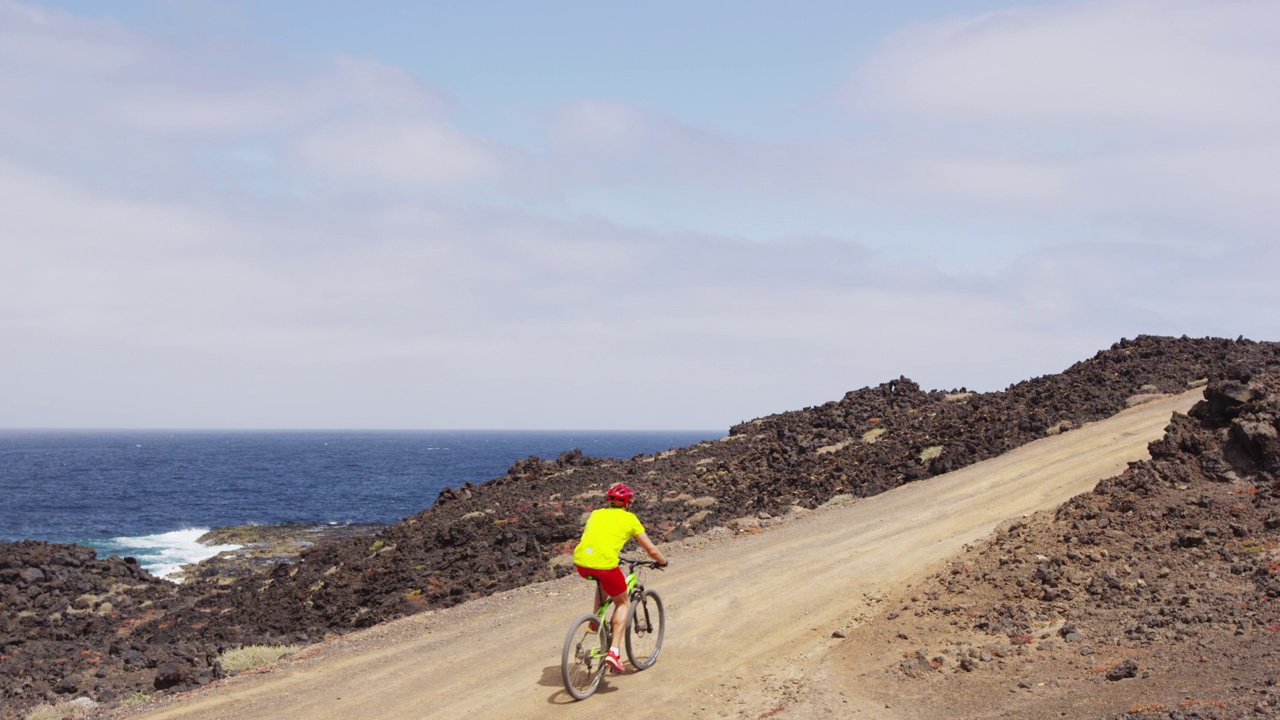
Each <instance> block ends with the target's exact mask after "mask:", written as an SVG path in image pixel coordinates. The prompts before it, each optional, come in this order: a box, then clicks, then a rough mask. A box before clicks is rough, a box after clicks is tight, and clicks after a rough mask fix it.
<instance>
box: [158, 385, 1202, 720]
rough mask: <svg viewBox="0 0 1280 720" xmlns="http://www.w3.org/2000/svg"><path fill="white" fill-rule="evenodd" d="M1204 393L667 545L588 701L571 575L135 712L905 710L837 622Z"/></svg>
mask: <svg viewBox="0 0 1280 720" xmlns="http://www.w3.org/2000/svg"><path fill="white" fill-rule="evenodd" d="M1199 398H1200V392H1199V391H1195V392H1191V393H1186V394H1183V395H1180V396H1177V397H1172V398H1165V399H1161V400H1157V401H1154V402H1150V403H1147V404H1145V405H1141V406H1138V407H1136V408H1132V409H1130V410H1127V411H1125V412H1123V413H1120V414H1119V415H1117V416H1115V417H1113V418H1111V419H1108V420H1106V421H1103V422H1099V423H1094V424H1092V425H1088V426H1085V427H1083V428H1080V429H1078V430H1073V431H1071V432H1068V433H1065V434H1062V435H1058V436H1054V437H1050V438H1045V439H1043V440H1040V441H1037V442H1035V443H1032V444H1030V445H1027V446H1024V447H1022V448H1019V449H1018V450H1015V451H1013V452H1011V453H1008V454H1006V455H1003V456H1001V457H999V458H995V459H993V460H989V461H987V462H984V463H980V464H978V465H974V466H971V467H968V468H965V469H963V470H960V471H957V472H954V473H951V474H948V475H944V476H940V477H937V478H933V479H930V480H924V481H920V482H915V483H912V484H910V485H907V486H905V487H901V488H898V489H895V490H892V491H890V492H887V493H884V494H882V495H879V496H876V497H873V498H867V499H863V500H859V501H857V502H849V503H845V504H841V505H834V506H829V507H824V508H821V509H819V510H816V511H813V512H802V513H797V517H795V518H794V519H792V520H790V521H789V522H787V523H784V524H782V525H780V526H778V527H776V528H773V529H770V530H769V531H768V532H765V533H762V534H759V535H752V536H739V537H719V538H702V539H694V540H690V541H686V542H684V543H678V544H674V545H672V546H669V547H668V548H667V554H668V556H669V557H670V558H671V561H672V566H671V569H670V570H669V571H667V572H666V573H656V572H655V573H651V574H650V575H649V576H648V580H649V584H650V586H651V587H654V588H656V589H658V590H659V591H660V592H661V593H662V596H663V598H664V599H665V600H666V604H667V610H668V626H667V636H666V643H665V645H664V647H663V651H662V656H661V658H660V660H659V662H658V664H657V665H655V666H654V667H653V668H652V669H651V670H647V671H645V672H640V673H636V672H630V673H628V674H625V675H620V676H607V677H606V680H605V683H604V685H603V686H602V688H601V690H600V691H599V692H598V693H597V695H596V696H595V697H593V698H591V699H590V700H587V701H586V702H581V703H574V702H573V701H572V700H571V699H569V697H568V696H567V695H566V694H565V693H564V691H563V690H562V689H561V687H560V678H559V658H560V646H561V643H562V642H563V639H564V633H565V631H566V630H567V628H568V625H569V623H570V621H571V620H573V619H574V618H576V617H577V616H578V615H579V614H581V612H582V611H584V610H586V609H589V607H588V605H589V596H590V587H589V586H588V585H587V583H586V582H585V581H582V580H580V579H578V578H576V577H569V578H564V579H561V580H558V581H555V582H550V583H543V584H540V585H536V586H532V587H528V588H522V589H520V590H515V591H511V592H508V593H504V594H502V595H498V596H494V597H491V598H486V599H484V600H480V601H476V602H472V603H467V604H465V605H462V606H459V607H456V608H451V609H449V610H444V611H436V612H430V613H424V614H421V615H417V616H414V617H411V618H406V619H404V620H401V621H398V622H394V623H388V624H386V625H383V626H380V627H377V628H372V629H370V630H368V631H365V632H362V633H357V634H354V635H352V636H348V637H346V638H343V639H341V640H337V641H334V642H331V643H328V644H325V645H322V646H317V648H314V649H312V650H311V652H313V653H314V654H311V655H310V656H309V657H306V658H304V659H299V660H294V661H292V662H288V663H284V664H283V665H282V666H281V667H279V668H278V669H276V670H275V671H273V672H271V673H268V674H263V675H255V676H243V675H242V676H238V677H236V678H232V679H231V680H229V681H225V682H223V683H221V684H219V685H218V686H216V687H213V688H208V689H205V690H203V691H201V692H199V693H196V694H194V695H193V696H191V697H189V698H186V699H182V700H179V701H174V702H170V703H169V704H167V706H165V707H162V708H158V709H156V710H155V711H153V712H151V713H149V714H147V715H145V717H146V718H149V719H153V720H161V719H165V720H170V719H178V718H184V719H186V718H272V719H273V720H288V719H297V720H302V719H306V720H317V719H319V718H342V719H347V718H513V719H514V718H520V719H525V718H543V717H547V718H551V717H554V718H586V717H598V716H599V713H600V712H601V711H602V710H603V709H604V706H606V705H607V706H608V712H609V713H610V714H611V715H612V716H613V717H626V718H632V719H634V718H663V719H664V720H665V719H670V718H717V717H744V718H759V717H762V716H774V717H780V718H795V717H815V718H816V717H828V716H830V715H832V714H839V715H842V716H845V717H857V718H890V717H903V716H910V712H909V709H895V708H886V707H884V706H883V705H878V704H874V703H871V702H869V701H867V700H865V699H863V698H860V697H859V696H858V695H857V692H856V687H848V686H846V687H834V686H832V684H828V683H823V682H822V679H823V678H824V677H825V676H826V674H827V673H826V669H825V668H824V666H823V662H824V659H826V658H827V656H828V651H829V650H830V649H831V648H833V647H834V646H836V645H837V644H838V643H841V642H842V640H840V639H839V638H836V637H833V633H835V632H845V631H847V630H849V629H850V628H852V627H854V626H856V625H857V624H859V622H860V620H861V619H862V618H865V617H867V616H868V615H869V614H870V613H871V612H873V611H876V612H878V611H879V610H878V608H877V607H876V606H877V603H878V599H879V597H880V596H881V595H883V594H885V593H888V592H889V591H891V590H893V589H895V588H898V587H900V586H902V585H903V584H905V583H907V582H910V581H911V579H912V578H913V577H916V576H918V575H922V574H923V573H925V572H927V571H928V570H929V569H930V568H933V567H936V565H937V564H938V563H939V562H942V561H944V560H946V559H947V558H948V557H949V556H951V555H952V554H954V553H955V552H956V551H958V550H959V549H960V548H961V547H962V546H963V545H964V544H965V543H968V542H972V541H974V540H976V539H978V538H980V537H982V536H984V535H986V534H987V533H989V532H990V531H991V530H992V528H994V527H995V526H996V525H997V524H998V523H1000V522H1001V521H1003V520H1006V519H1009V518H1014V517H1018V516H1021V515H1025V514H1029V513H1032V512H1034V511H1036V510H1043V509H1047V508H1052V507H1054V506H1056V505H1058V504H1060V503H1062V502H1063V501H1064V500H1066V499H1067V498H1069V497H1071V496H1072V495H1075V494H1078V493H1081V492H1084V491H1087V490H1089V489H1090V488H1092V487H1093V485H1094V484H1095V483H1096V482H1097V481H1098V480H1100V479H1102V478H1105V477H1110V476H1112V475H1116V474H1118V473H1119V472H1121V471H1122V470H1123V469H1124V468H1125V466H1126V464H1127V463H1128V462H1129V461H1133V460H1139V459H1144V458H1146V457H1147V452H1146V446H1147V443H1148V442H1150V441H1151V440H1154V439H1156V438H1158V437H1160V436H1161V435H1162V434H1163V430H1164V428H1165V426H1166V425H1167V424H1168V421H1169V416H1170V414H1171V413H1173V412H1174V411H1178V412H1185V411H1187V410H1188V409H1189V408H1190V407H1191V405H1193V404H1194V403H1195V401H1196V400H1198V399H1199ZM720 510H721V512H722V513H723V514H724V515H725V516H729V517H731V516H732V515H733V511H732V509H731V508H721V509H720ZM844 650H845V651H846V653H847V651H848V648H844Z"/></svg>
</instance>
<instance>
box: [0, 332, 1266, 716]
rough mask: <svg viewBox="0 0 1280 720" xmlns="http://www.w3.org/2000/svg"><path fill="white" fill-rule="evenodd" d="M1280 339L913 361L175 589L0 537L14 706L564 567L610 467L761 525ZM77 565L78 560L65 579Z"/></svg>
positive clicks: (1238, 358)
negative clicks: (942, 368)
mask: <svg viewBox="0 0 1280 720" xmlns="http://www.w3.org/2000/svg"><path fill="white" fill-rule="evenodd" d="M1276 347H1277V346H1276V345H1275V344H1272V343H1253V342H1250V341H1247V340H1237V341H1229V340H1223V339H1189V338H1162V337H1150V336H1142V337H1139V338H1137V339H1135V340H1131V341H1130V340H1124V341H1121V342H1119V343H1117V344H1116V345H1114V346H1112V347H1111V348H1110V349H1108V350H1105V351H1101V352H1099V353H1097V354H1096V355H1095V356H1094V357H1093V358H1090V359H1089V360H1085V361H1082V362H1080V363H1076V364H1075V365H1073V366H1072V367H1070V368H1068V369H1067V370H1066V371H1064V372H1063V373H1060V374H1056V375H1050V376H1045V377H1041V378H1035V379H1032V380H1028V381H1024V382H1021V383H1018V384H1016V385H1013V386H1011V387H1010V388H1008V389H1007V390H1005V391H1002V392H996V393H969V392H967V391H965V390H964V389H963V388H961V389H959V390H952V391H950V392H942V391H930V392H925V391H922V390H921V389H920V388H919V387H918V385H916V384H915V383H914V382H912V381H911V380H909V379H907V378H899V379H897V380H893V381H890V382H887V383H883V384H881V385H879V386H877V387H866V388H863V389H861V390H857V391H853V392H850V393H848V394H846V395H845V396H844V398H842V399H841V400H838V401H833V402H829V403H826V404H824V405H821V406H818V407H812V408H806V409H804V410H800V411H795V412H789V413H782V414H779V415H774V416H770V417H766V418H761V419H758V420H754V421H751V422H748V423H743V424H740V425H737V426H734V427H733V428H731V430H730V434H729V436H728V437H726V438H724V439H723V440H720V441H715V442H706V443H700V444H698V445H695V446H692V447H689V448H680V449H673V450H670V451H667V452H664V453H659V454H657V455H653V456H644V457H639V456H638V457H636V458H633V459H630V460H624V461H617V460H605V459H599V458H591V457H587V456H584V455H582V453H581V452H579V451H569V452H566V453H563V454H562V455H561V456H560V457H558V458H556V459H555V460H544V459H541V458H536V457H531V458H528V459H526V460H522V461H520V462H517V463H515V464H514V465H513V466H512V467H511V468H510V469H509V470H508V472H507V473H506V474H505V475H503V476H502V477H500V478H496V479H494V480H491V481H489V482H486V483H483V484H480V485H470V484H468V485H464V486H462V487H460V488H453V489H446V490H445V491H443V492H442V493H441V494H440V497H439V498H438V499H437V501H436V503H435V504H434V505H433V507H432V508H431V509H429V510H424V511H423V512H421V513H419V514H418V515H415V516H413V517H411V518H406V519H405V521H404V522H402V523H399V524H396V525H394V526H390V527H388V528H386V529H384V530H383V531H381V532H379V533H378V534H377V535H375V536H373V537H354V538H348V539H343V540H335V541H330V542H324V543H318V544H316V545H314V546H312V547H309V548H306V549H305V550H304V551H303V552H302V555H301V561H299V562H295V563H279V564H276V565H274V566H273V567H272V568H271V569H270V570H269V571H267V572H265V573H261V574H254V575H251V576H249V577H244V578H241V579H238V580H235V581H234V582H231V583H225V582H223V581H222V580H221V579H218V578H208V579H205V580H203V581H202V579H201V576H200V574H199V573H196V574H195V577H193V578H192V581H190V582H187V583H185V584H184V585H182V586H177V587H175V586H173V585H170V584H167V583H157V582H155V581H152V580H148V581H147V583H146V587H147V588H151V589H150V590H148V592H149V593H152V594H148V595H146V596H145V598H144V597H142V596H138V598H136V601H135V602H134V603H133V604H131V605H129V606H127V607H126V606H118V605H117V604H115V603H109V604H108V605H107V606H104V605H103V604H102V603H96V604H95V602H94V601H93V600H90V599H84V596H85V595H91V596H92V595H95V593H100V590H99V589H98V588H97V586H93V585H92V583H91V582H90V581H89V580H88V579H86V580H84V581H83V582H81V581H80V580H78V579H76V577H75V576H77V575H85V576H89V577H99V576H101V575H103V574H104V573H109V572H111V571H110V570H109V569H108V567H107V566H99V565H96V564H92V563H106V564H107V565H108V566H111V567H117V566H119V565H120V564H121V563H124V561H120V560H118V559H112V560H105V561H97V560H88V561H87V562H89V563H90V564H85V563H86V559H84V558H82V559H80V560H79V562H81V565H80V566H79V567H75V566H71V565H67V564H66V563H63V562H62V561H61V560H58V559H57V558H59V557H63V556H65V557H67V558H71V557H72V555H68V554H67V553H71V552H72V551H69V550H65V548H66V546H48V545H45V544H43V543H18V544H9V545H0V573H10V574H8V575H4V574H0V577H2V578H5V580H4V582H5V584H4V585H3V586H0V593H3V602H4V605H3V607H2V608H0V610H2V611H3V614H2V615H0V699H3V702H4V708H5V710H4V713H0V716H3V717H16V716H17V714H18V713H19V712H20V711H21V710H22V709H23V708H25V707H28V706H30V705H32V704H34V703H36V702H39V701H42V700H46V699H50V698H55V697H57V696H58V695H59V694H60V693H64V694H65V696H69V695H71V694H76V693H78V694H88V695H91V696H93V697H95V698H96V699H100V700H111V699H112V698H118V697H120V696H121V694H127V693H130V692H134V691H137V690H144V689H145V690H147V691H152V690H154V689H166V688H173V689H183V688H188V687H193V686H196V685H199V684H202V683H206V682H208V681H210V680H212V679H214V678H216V677H218V675H219V673H220V672H221V668H220V667H219V666H218V664H217V659H216V658H217V653H218V652H219V651H221V650H222V649H223V648H230V647H236V646H239V645H245V644H262V643H270V644H279V643H287V644H296V643H300V642H310V641H315V640H319V639H322V638H324V637H326V636H329V635H331V634H332V633H341V632H343V631H345V630H348V629H353V628H360V627H367V626H369V625H373V624H375V623H378V622H381V621H383V620H387V619H391V618H394V617H399V616H402V615H406V614H410V613H413V612H416V611H418V610H421V609H424V608H428V607H441V606H448V605H453V604H457V603H459V602H463V601H465V600H467V599H469V598H473V597H477V596H481V595H485V594H489V593H492V592H496V591H499V590H504V589H508V588H511V587H516V586H520V585H524V584H527V583H529V582H534V581H537V580H541V579H548V578H551V577H555V576H558V575H562V574H565V573H567V572H569V571H570V567H571V563H570V561H569V559H568V554H567V553H568V552H569V551H570V550H571V548H572V543H573V541H574V540H576V538H577V535H578V533H579V531H580V528H581V518H582V515H583V513H585V512H587V511H589V510H590V509H592V508H594V507H596V506H597V505H598V503H599V501H600V497H601V496H602V493H603V490H604V488H605V487H607V486H608V485H609V484H611V483H612V482H616V481H619V480H623V481H626V482H628V483H629V484H632V485H633V486H634V487H636V488H637V490H638V491H639V493H640V497H641V500H640V501H639V503H638V505H639V507H638V508H637V510H638V512H639V513H640V514H641V516H642V517H643V518H644V519H645V521H646V525H647V526H648V528H649V531H650V534H651V535H653V536H655V537H657V538H658V539H661V540H672V539H678V538H681V537H685V536H688V535H692V534H696V533H700V532H705V531H708V530H711V529H714V528H725V530H721V532H726V531H731V532H759V531H761V529H762V527H764V526H767V525H768V524H769V523H771V522H774V521H775V520H774V518H776V517H777V516H779V515H783V514H785V513H786V512H787V511H788V509H789V508H792V507H806V508H811V507H815V506H817V505H819V504H821V503H823V502H826V501H829V500H830V499H832V498H833V497H835V496H839V495H852V496H867V495H872V494H875V493H878V492H882V491H884V490H886V489H889V488H891V487H895V486H897V485H899V484H901V483H904V482H909V481H912V480H915V479H919V478H923V477H928V476H931V475H934V474H938V473H942V472H947V471H949V470H952V469H956V468H958V467H963V466H965V465H968V464H970V463H973V462H977V461H979V460H983V459H986V458H989V457H994V456H996V455H999V454H1000V453H1003V452H1005V451H1007V450H1009V449H1011V448H1014V447H1017V446H1019V445H1022V444H1024V443H1026V442H1029V441H1031V440H1034V439H1036V438H1039V437H1043V436H1044V435H1045V434H1047V433H1055V432H1064V431H1069V430H1070V429H1071V428H1073V427H1077V426H1079V425H1081V424H1083V423H1086V422H1090V421H1092V420H1097V419H1101V418H1103V417H1107V416H1109V415H1111V414H1113V413H1115V412H1117V411H1118V410H1120V409H1122V408H1124V407H1125V406H1126V404H1127V403H1129V402H1132V401H1133V399H1134V398H1135V396H1141V395H1150V394H1160V393H1174V392H1181V391H1183V390H1185V389H1186V388H1187V387H1189V386H1196V385H1199V384H1202V383H1203V382H1204V381H1205V379H1208V378H1218V377H1225V376H1228V375H1231V374H1232V373H1234V376H1241V375H1242V373H1243V374H1247V373H1248V372H1250V371H1252V370H1256V369H1258V368H1265V367H1269V364H1274V363H1275V358H1276V352H1277V351H1276ZM60 553H61V555H60ZM124 564H126V565H127V563H124ZM59 568H71V569H68V570H65V572H64V571H63V570H60V569H59ZM30 570H38V571H39V572H40V573H41V574H42V575H43V577H40V576H36V575H34V574H32V573H30V572H28V571H30ZM51 570H52V571H53V572H51ZM59 572H63V574H64V575H65V578H63V579H61V580H58V581H57V582H53V581H51V580H50V579H49V578H50V577H53V576H55V575H57V574H58V573H59ZM15 573H16V574H15ZM59 577H61V576H59ZM84 583H89V584H88V585H84ZM139 584H140V585H141V582H140V583H139ZM82 585H84V586H85V587H89V588H90V589H89V590H82V589H81V586H82ZM118 590H119V591H120V592H124V590H123V589H118ZM137 592H142V590H141V589H140V588H139V589H138V590H137ZM77 603H80V604H81V605H83V604H84V603H88V604H89V605H88V611H89V613H91V614H92V616H93V621H92V622H90V623H88V624H87V625H74V624H72V623H73V620H72V618H75V617H77V616H76V615H74V614H72V613H70V612H69V610H70V609H76V605H77ZM80 609H84V608H80ZM60 610H61V612H60ZM59 643H61V644H59Z"/></svg>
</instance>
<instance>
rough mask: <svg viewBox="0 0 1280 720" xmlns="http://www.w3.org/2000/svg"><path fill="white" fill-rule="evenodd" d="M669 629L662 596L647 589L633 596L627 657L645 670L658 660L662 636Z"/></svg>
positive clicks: (637, 668) (637, 666) (637, 667)
mask: <svg viewBox="0 0 1280 720" xmlns="http://www.w3.org/2000/svg"><path fill="white" fill-rule="evenodd" d="M666 630H667V616H666V614H664V613H663V610H662V598H661V597H659V596H658V593H656V592H654V591H653V590H645V591H644V592H643V593H640V594H638V595H637V596H634V597H632V598H631V621H630V622H628V623H627V657H628V658H630V659H631V664H632V665H634V666H635V668H636V670H644V669H646V668H648V667H650V666H652V665H653V664H654V663H655V662H657V661H658V652H659V651H661V650H662V636H663V634H665V633H666Z"/></svg>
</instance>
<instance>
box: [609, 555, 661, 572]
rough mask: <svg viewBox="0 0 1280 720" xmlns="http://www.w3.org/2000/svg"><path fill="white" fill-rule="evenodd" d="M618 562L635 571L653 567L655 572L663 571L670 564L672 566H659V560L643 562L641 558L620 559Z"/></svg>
mask: <svg viewBox="0 0 1280 720" xmlns="http://www.w3.org/2000/svg"><path fill="white" fill-rule="evenodd" d="M618 560H620V561H622V562H624V563H626V564H627V566H628V567H629V568H630V569H631V570H635V569H636V568H638V567H651V568H654V569H655V570H662V569H663V568H665V567H666V566H667V565H668V564H670V563H663V564H662V565H659V564H658V561H657V560H642V559H641V558H629V557H620V558H618Z"/></svg>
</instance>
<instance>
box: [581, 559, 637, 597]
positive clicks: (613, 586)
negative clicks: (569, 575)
mask: <svg viewBox="0 0 1280 720" xmlns="http://www.w3.org/2000/svg"><path fill="white" fill-rule="evenodd" d="M574 567H577V568H578V574H579V575H581V576H582V577H584V578H587V579H588V580H589V579H591V578H595V579H597V580H599V581H600V587H601V588H604V592H605V594H606V595H608V596H609V597H617V596H619V595H622V594H623V593H625V592H626V591H627V576H626V575H623V574H622V568H621V567H616V568H613V569H612V570H596V569H594V568H584V567H582V566H581V565H575V566H574Z"/></svg>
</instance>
